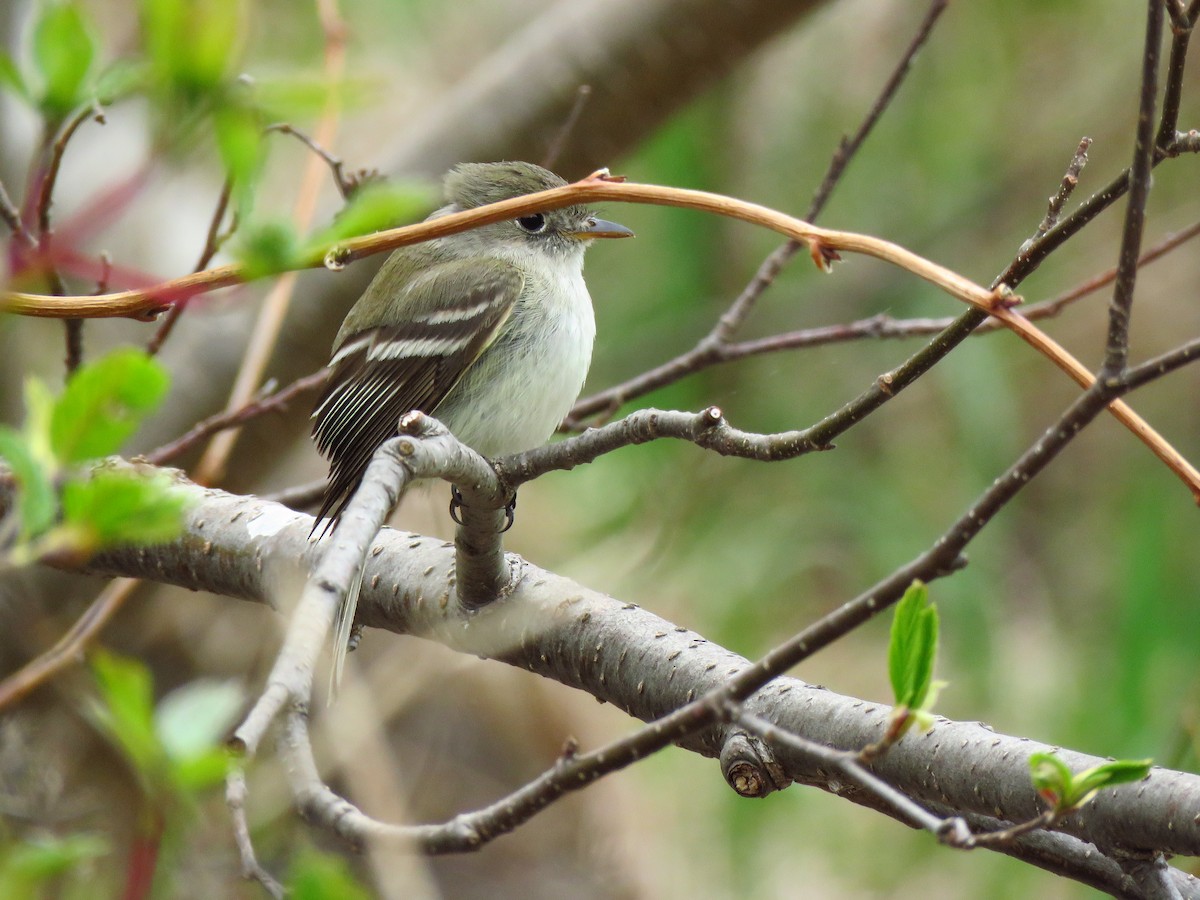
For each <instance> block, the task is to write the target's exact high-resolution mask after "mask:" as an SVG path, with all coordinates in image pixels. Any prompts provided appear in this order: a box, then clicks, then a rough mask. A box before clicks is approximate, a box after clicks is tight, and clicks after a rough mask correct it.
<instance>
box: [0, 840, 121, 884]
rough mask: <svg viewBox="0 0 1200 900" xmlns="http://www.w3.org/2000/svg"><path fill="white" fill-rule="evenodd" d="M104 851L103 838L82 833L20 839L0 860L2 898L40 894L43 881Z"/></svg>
mask: <svg viewBox="0 0 1200 900" xmlns="http://www.w3.org/2000/svg"><path fill="white" fill-rule="evenodd" d="M108 852H109V848H108V844H107V843H106V842H105V840H104V839H103V838H101V837H98V836H97V835H92V834H86V833H78V834H72V835H67V836H66V837H62V838H58V837H50V836H47V835H39V836H38V837H35V838H33V839H27V840H24V841H22V842H21V843H19V844H14V845H13V846H12V849H11V850H10V851H9V852H8V853H7V854H6V855H5V856H4V857H3V860H0V893H2V895H3V896H6V897H16V896H26V897H37V896H43V894H41V893H39V892H38V890H37V889H38V888H39V887H41V886H43V883H44V882H46V881H48V880H49V879H51V878H55V877H57V876H60V875H64V874H66V873H67V872H69V871H71V870H73V869H77V868H78V867H79V866H81V865H84V864H86V863H87V862H88V861H90V860H93V859H96V858H97V857H100V856H104V855H105V854H106V853H108ZM6 889H7V890H6ZM17 891H20V893H17ZM45 896H52V894H45Z"/></svg>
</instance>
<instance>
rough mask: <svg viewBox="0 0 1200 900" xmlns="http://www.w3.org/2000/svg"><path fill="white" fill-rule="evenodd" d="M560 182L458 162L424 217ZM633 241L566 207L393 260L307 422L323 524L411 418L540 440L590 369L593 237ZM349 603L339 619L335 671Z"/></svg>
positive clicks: (355, 314) (524, 445)
mask: <svg viewBox="0 0 1200 900" xmlns="http://www.w3.org/2000/svg"><path fill="white" fill-rule="evenodd" d="M563 184H566V182H564V181H563V180H562V179H561V178H559V177H558V176H557V175H555V174H554V173H553V172H549V171H547V170H546V169H543V168H542V167H541V166H535V165H533V164H531V163H523V162H498V163H466V164H463V165H460V166H457V167H456V168H454V169H453V170H451V171H450V173H449V174H448V175H447V176H446V180H445V198H446V205H445V206H443V207H442V208H441V209H439V210H437V211H436V212H434V213H433V215H432V216H430V218H435V217H437V216H442V215H446V214H447V213H452V212H457V211H459V210H463V209H472V208H474V207H477V206H483V205H484V204H486V203H494V202H497V201H500V200H508V199H510V198H512V197H518V196H521V195H523V194H531V193H534V192H535V191H541V190H546V189H548V188H553V187H559V186H561V185H563ZM632 234H633V232H632V231H630V230H629V229H628V228H625V227H624V226H622V225H617V224H615V223H613V222H606V221H604V220H603V219H598V218H596V217H595V216H594V215H593V214H592V213H591V211H589V210H588V209H585V208H584V207H582V206H569V207H567V208H565V209H559V210H554V211H552V212H535V213H529V214H527V215H522V216H519V217H518V218H516V219H511V220H507V221H503V222H497V223H495V224H493V225H485V226H483V227H481V228H476V229H474V230H471V231H465V232H462V233H460V234H455V235H451V236H449V237H444V238H438V239H436V240H432V241H428V242H426V243H423V244H417V245H414V246H412V247H402V248H401V249H399V250H396V251H395V252H394V253H393V254H392V255H391V256H390V257H389V258H388V260H387V262H385V263H384V264H383V267H382V268H381V269H380V270H379V273H378V274H377V275H376V276H375V279H374V281H372V282H371V284H370V286H369V287H368V288H367V290H366V293H364V294H363V295H362V297H361V298H360V299H359V301H358V302H357V303H356V304H354V307H353V309H351V310H350V313H349V314H348V315H347V316H346V320H345V321H344V322H343V323H342V327H341V330H340V331H339V332H338V335H337V338H336V339H335V340H334V343H333V358H332V360H331V361H330V364H329V365H330V368H331V370H332V372H331V375H330V378H329V382H328V385H327V387H326V389H325V392H324V393H323V394H322V396H321V398H320V400H318V402H317V405H316V409H315V410H314V412H313V419H314V420H315V423H314V425H313V437H314V438H315V439H316V442H317V447H318V449H319V450H320V451H321V453H322V454H323V455H324V456H326V457H327V458H328V459H329V461H330V476H329V487H328V489H327V492H326V494H325V500H324V503H322V505H321V509H320V512H319V513H318V515H317V523H318V525H319V524H320V522H321V521H322V520H323V519H326V518H328V519H329V520H330V521H329V522H328V523H327V524H326V526H325V527H326V530H328V529H329V528H330V527H331V526H336V522H337V518H338V516H339V515H340V514H341V513H342V511H343V510H344V509H345V507H346V504H347V503H349V501H350V498H351V497H352V496H353V494H354V491H355V489H356V488H357V487H358V484H359V482H360V481H361V480H362V477H363V473H364V471H365V470H366V467H367V464H368V463H369V462H370V459H371V456H372V455H373V454H374V452H375V451H376V450H377V449H378V448H379V446H380V445H381V444H383V443H384V441H386V440H388V439H389V438H391V437H394V436H395V435H396V433H397V423H398V421H399V419H400V417H401V416H402V415H404V414H405V413H406V412H409V411H410V410H420V411H422V412H425V413H429V414H430V415H432V416H435V417H436V418H437V419H439V420H440V421H441V422H442V423H443V424H444V425H445V426H446V427H447V428H449V429H450V431H451V432H452V433H453V434H454V435H455V437H457V438H458V439H459V440H461V441H462V442H463V443H465V444H466V445H467V446H469V447H471V448H473V449H474V450H476V451H477V452H478V453H480V454H481V455H483V456H485V457H496V456H504V455H506V454H509V453H519V452H521V451H523V450H529V449H532V448H533V447H537V446H539V445H541V444H543V443H545V441H546V440H547V439H548V438H549V437H550V435H551V434H553V433H554V430H555V429H556V428H557V427H558V425H559V423H561V422H562V419H563V417H564V416H565V415H566V414H567V412H568V411H569V410H570V408H571V405H572V404H573V403H574V402H575V400H576V398H577V397H578V396H579V392H580V390H581V389H582V388H583V381H584V378H585V377H586V375H587V370H588V365H589V363H590V361H591V356H592V340H593V338H594V337H595V333H596V323H595V318H594V317H593V314H592V301H591V297H590V296H589V295H588V291H587V286H586V285H585V284H584V281H583V253H584V250H585V249H586V247H587V245H588V244H589V242H590V241H591V240H592V239H593V238H615V237H628V236H630V235H632ZM316 527H317V526H314V529H313V530H314V531H315V530H316ZM356 600H357V598H356V597H355V598H353V599H351V600H350V601H348V602H347V604H346V607H348V608H344V609H343V610H341V611H340V614H339V628H338V632H339V633H338V635H336V637H335V640H337V645H335V657H337V658H338V659H339V660H340V655H341V654H344V652H345V644H346V638H347V636H348V633H349V629H350V625H351V623H352V621H353V619H354V606H355V605H356ZM338 668H340V665H339V664H338V661H335V673H336V670H337V669H338Z"/></svg>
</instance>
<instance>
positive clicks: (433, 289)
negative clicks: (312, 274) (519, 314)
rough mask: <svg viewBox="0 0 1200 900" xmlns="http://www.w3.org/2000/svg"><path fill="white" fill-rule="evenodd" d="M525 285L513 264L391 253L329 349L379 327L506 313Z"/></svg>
mask: <svg viewBox="0 0 1200 900" xmlns="http://www.w3.org/2000/svg"><path fill="white" fill-rule="evenodd" d="M524 284H525V274H524V272H523V271H522V270H521V269H520V268H518V267H517V266H516V265H514V264H513V263H511V262H509V261H507V260H504V259H501V258H499V257H494V256H482V255H480V256H469V257H459V256H454V255H451V254H448V253H446V252H445V251H441V250H439V248H437V247H436V246H433V245H418V246H417V247H406V248H402V249H401V250H398V251H396V252H395V253H393V254H392V255H391V257H389V258H388V260H387V261H386V262H385V263H384V265H383V267H382V268H381V269H380V270H379V273H378V274H377V275H376V276H375V278H374V280H373V281H372V282H371V284H370V285H369V286H368V287H367V290H366V291H365V292H364V293H363V295H362V297H360V298H359V300H358V302H357V303H356V304H355V305H354V307H353V309H351V310H350V313H349V315H347V316H346V320H345V321H344V322H343V323H342V328H341V330H340V332H339V333H338V337H337V340H336V342H335V347H337V346H340V345H341V344H343V343H344V342H345V341H346V339H347V338H349V337H351V336H352V335H355V334H360V333H362V332H364V331H370V330H371V329H374V328H377V327H379V326H380V325H390V324H396V323H399V322H412V323H420V322H435V323H436V322H437V321H439V320H440V321H450V320H453V319H454V318H455V317H463V318H470V317H471V313H472V312H473V311H478V312H483V311H484V310H485V309H486V308H488V307H499V308H504V307H509V306H511V305H512V304H513V303H515V302H516V299H517V297H518V296H520V294H521V289H522V287H523V286H524Z"/></svg>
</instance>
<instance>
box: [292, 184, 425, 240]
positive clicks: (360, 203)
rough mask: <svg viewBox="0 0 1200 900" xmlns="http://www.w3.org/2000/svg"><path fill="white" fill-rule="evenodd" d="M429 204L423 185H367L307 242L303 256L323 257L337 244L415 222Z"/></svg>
mask: <svg viewBox="0 0 1200 900" xmlns="http://www.w3.org/2000/svg"><path fill="white" fill-rule="evenodd" d="M432 200H433V197H432V194H431V193H430V191H429V189H428V187H426V186H425V185H423V184H416V183H413V184H392V183H390V182H387V183H380V182H376V183H372V184H368V185H366V186H364V187H363V188H362V189H361V190H359V191H357V192H355V194H354V196H353V197H351V198H350V201H349V202H348V203H347V204H346V206H345V208H344V209H342V211H341V212H339V213H338V214H337V217H336V218H335V219H334V220H333V222H332V223H331V224H330V225H329V227H327V228H325V229H323V230H322V231H320V232H319V233H318V234H316V235H314V236H313V237H312V239H311V240H309V242H308V245H307V247H306V251H305V253H306V255H307V254H309V253H314V254H316V255H317V256H319V257H324V255H325V252H326V251H327V250H328V249H329V248H330V246H332V245H334V244H336V243H337V242H338V241H344V240H346V239H347V238H352V237H359V236H360V235H364V234H372V233H373V232H376V231H381V230H383V229H384V228H394V227H396V226H397V225H403V224H405V223H406V222H412V221H415V220H416V219H418V218H420V217H421V216H423V215H424V214H425V213H427V212H428V211H429V209H430V207H431V206H432Z"/></svg>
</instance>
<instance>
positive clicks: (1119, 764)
mask: <svg viewBox="0 0 1200 900" xmlns="http://www.w3.org/2000/svg"><path fill="white" fill-rule="evenodd" d="M1152 765H1154V760H1152V759H1117V760H1113V761H1111V762H1106V763H1101V764H1100V765H1098V766H1093V767H1092V768H1090V769H1084V770H1083V771H1082V772H1080V773H1079V774H1078V775H1076V776H1075V780H1074V785H1073V788H1074V791H1073V796H1072V797H1071V798H1070V799H1071V806H1072V807H1076V806H1082V805H1083V804H1084V803H1087V802H1088V801H1089V800H1091V799H1092V797H1094V796H1095V795H1096V792H1097V791H1099V790H1100V789H1102V788H1106V787H1111V786H1112V785H1114V784H1128V783H1130V782H1132V781H1141V780H1142V779H1143V778H1145V777H1146V776H1147V775H1148V774H1149V773H1150V767H1151V766H1152Z"/></svg>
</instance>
